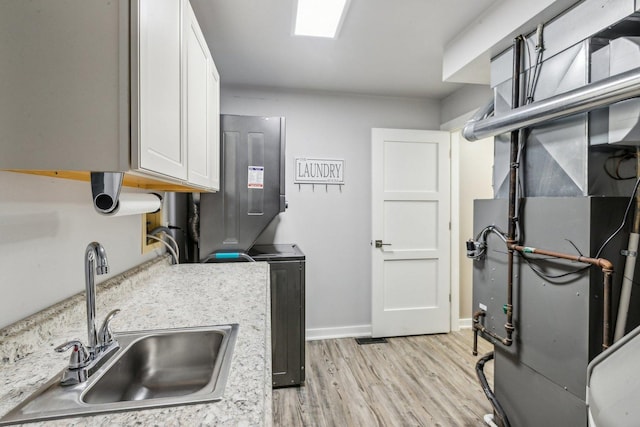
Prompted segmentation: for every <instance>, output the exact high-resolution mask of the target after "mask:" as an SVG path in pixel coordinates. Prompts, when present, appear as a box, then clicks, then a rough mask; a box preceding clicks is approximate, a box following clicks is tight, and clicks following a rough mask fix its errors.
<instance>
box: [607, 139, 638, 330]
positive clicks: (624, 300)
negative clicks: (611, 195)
mask: <svg viewBox="0 0 640 427" xmlns="http://www.w3.org/2000/svg"><path fill="white" fill-rule="evenodd" d="M636 176H637V177H638V178H640V147H637V148H636ZM638 240H640V195H636V212H635V216H634V220H633V229H632V231H631V233H630V234H629V242H628V243H627V253H626V254H625V257H626V260H625V264H624V274H623V275H622V287H621V289H620V303H619V304H618V317H617V320H616V330H615V332H614V334H613V342H617V341H618V340H619V339H620V338H622V337H623V336H624V334H625V330H626V328H627V316H628V314H629V304H630V303H631V288H632V287H633V286H632V285H633V276H634V275H635V270H636V260H637V257H638Z"/></svg>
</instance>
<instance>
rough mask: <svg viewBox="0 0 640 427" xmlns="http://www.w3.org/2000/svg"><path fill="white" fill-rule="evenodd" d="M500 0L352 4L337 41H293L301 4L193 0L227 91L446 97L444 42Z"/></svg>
mask: <svg viewBox="0 0 640 427" xmlns="http://www.w3.org/2000/svg"><path fill="white" fill-rule="evenodd" d="M494 1H495V0H351V3H350V6H349V10H348V12H347V15H346V18H345V20H344V22H343V25H342V29H341V32H340V34H339V35H338V38H337V39H335V40H332V39H320V38H312V37H293V36H292V35H291V32H292V31H291V29H292V25H293V23H292V18H293V15H294V11H295V4H294V2H295V0H191V4H192V5H193V7H194V10H195V12H196V15H197V16H198V20H199V22H200V25H201V27H202V28H203V32H204V35H205V37H206V39H207V43H208V44H209V48H210V49H211V51H212V53H213V57H214V60H215V62H216V66H217V68H218V71H219V72H220V75H221V80H222V84H223V85H234V86H239V85H241V86H253V87H256V86H259V87H274V88H292V89H304V90H322V91H334V92H348V93H362V94H374V95H388V96H412V97H429V98H434V99H442V98H444V97H446V96H447V95H449V94H450V93H452V92H453V91H455V90H456V89H458V88H459V87H460V86H461V85H460V84H455V83H443V82H442V55H443V50H444V46H445V44H446V43H447V42H448V41H449V40H451V39H452V38H454V37H455V36H456V35H457V34H458V33H459V32H461V31H463V30H464V29H465V26H466V25H467V24H469V23H471V22H473V21H474V19H475V18H477V17H478V15H480V14H481V13H482V12H483V11H484V10H485V9H486V8H487V7H488V6H489V5H491V4H492V3H494Z"/></svg>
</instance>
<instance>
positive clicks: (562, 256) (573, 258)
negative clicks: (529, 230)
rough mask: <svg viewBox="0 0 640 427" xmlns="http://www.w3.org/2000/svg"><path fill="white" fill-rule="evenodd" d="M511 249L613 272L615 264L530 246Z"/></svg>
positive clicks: (604, 260) (516, 246)
mask: <svg viewBox="0 0 640 427" xmlns="http://www.w3.org/2000/svg"><path fill="white" fill-rule="evenodd" d="M511 248H512V249H513V250H516V251H518V252H522V253H525V254H539V255H546V256H550V257H553V258H560V259H567V260H570V261H577V262H581V263H583V264H591V265H595V266H597V267H600V268H601V269H602V270H611V271H612V272H613V263H612V262H611V261H609V260H608V259H605V258H589V257H586V256H582V255H571V254H565V253H562V252H554V251H548V250H546V249H539V248H531V247H528V246H520V245H511Z"/></svg>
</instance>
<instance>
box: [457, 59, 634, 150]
mask: <svg viewBox="0 0 640 427" xmlns="http://www.w3.org/2000/svg"><path fill="white" fill-rule="evenodd" d="M636 96H640V68H635V69H633V70H630V71H627V72H625V73H621V74H618V75H615V76H612V77H608V78H606V79H603V80H600V81H598V82H596V83H591V84H589V85H586V86H583V87H581V88H578V89H574V90H571V91H568V92H565V93H563V94H560V95H556V96H552V97H551V98H547V99H545V100H542V101H538V102H535V103H533V104H528V105H525V106H523V107H520V108H516V109H514V110H511V112H508V113H506V114H504V115H501V116H499V117H491V118H488V119H484V120H478V119H477V117H478V116H479V114H478V115H476V116H474V117H473V118H472V119H471V120H469V121H468V122H467V124H466V125H465V127H464V129H463V130H462V135H463V136H464V137H465V139H467V140H468V141H476V140H478V139H482V138H486V137H489V136H495V135H499V134H502V133H506V132H511V131H513V130H516V129H522V128H525V127H529V126H532V125H536V124H540V123H542V122H546V121H549V120H553V119H559V118H562V117H567V116H571V115H573V114H578V113H584V112H587V111H590V110H593V109H596V108H600V107H604V106H607V105H610V104H613V103H616V102H619V101H624V100H626V99H629V98H634V97H636ZM485 110H486V107H485V108H483V113H484V112H485Z"/></svg>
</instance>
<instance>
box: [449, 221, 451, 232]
mask: <svg viewBox="0 0 640 427" xmlns="http://www.w3.org/2000/svg"><path fill="white" fill-rule="evenodd" d="M449 230H451V221H449Z"/></svg>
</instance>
